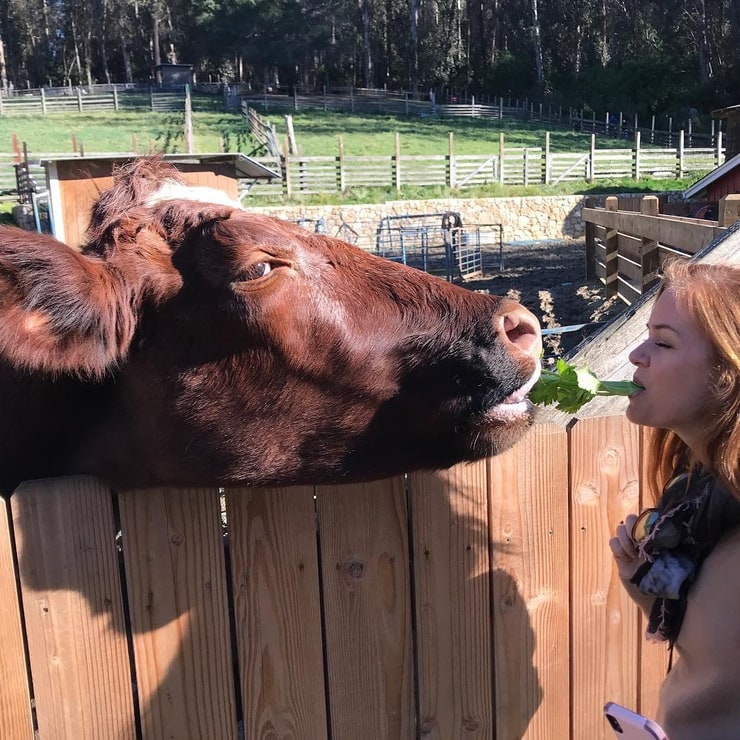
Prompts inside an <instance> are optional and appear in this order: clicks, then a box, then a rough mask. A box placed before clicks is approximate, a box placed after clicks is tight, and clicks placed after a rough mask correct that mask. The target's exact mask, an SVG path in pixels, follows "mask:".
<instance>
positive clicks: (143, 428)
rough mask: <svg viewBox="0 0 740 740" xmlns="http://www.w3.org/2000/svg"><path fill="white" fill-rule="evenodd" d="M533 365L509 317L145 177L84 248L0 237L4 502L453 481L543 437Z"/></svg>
mask: <svg viewBox="0 0 740 740" xmlns="http://www.w3.org/2000/svg"><path fill="white" fill-rule="evenodd" d="M207 198H210V199H211V200H214V201H216V202H206V199H207ZM218 201H220V202H218ZM540 350H541V338H540V331H539V326H538V323H537V320H536V319H535V317H534V316H533V315H532V314H531V313H530V312H529V311H527V310H526V309H524V308H523V307H522V306H520V305H519V304H517V303H515V302H514V301H511V300H508V299H502V298H497V297H491V296H484V295H479V294H476V293H473V292H471V291H468V290H465V289H463V288H461V287H457V286H453V285H451V284H449V283H446V282H444V281H442V280H439V279H438V278H435V277H431V276H429V275H426V274H424V273H422V272H419V271H416V270H413V269H410V268H407V267H404V266H402V265H398V264H394V263H391V262H389V261H386V260H383V259H380V258H378V257H375V256H373V255H370V254H367V253H365V252H363V251H362V250H360V249H357V248H355V247H352V246H350V245H348V244H345V243H344V242H341V241H339V240H337V239H333V238H331V237H328V236H324V235H316V234H310V233H308V232H306V231H304V230H303V229H300V228H299V227H297V226H294V225H291V224H288V223H285V222H283V221H280V220H278V219H274V218H268V217H265V216H260V215H255V214H251V213H249V212H247V211H244V210H242V209H240V208H239V207H238V204H235V203H230V202H227V199H226V198H225V197H224V196H222V195H221V194H220V193H218V191H211V192H210V193H204V192H203V191H202V189H189V188H187V187H186V186H184V185H182V184H181V183H180V177H179V175H178V173H177V171H176V170H174V168H172V167H171V166H169V165H167V164H165V163H164V162H162V161H161V160H159V159H156V158H153V159H149V158H147V159H141V160H138V161H135V162H133V163H131V164H129V165H126V166H124V167H122V168H121V169H120V170H119V171H118V172H117V174H116V178H115V182H114V185H113V187H112V188H111V189H110V190H108V191H106V192H104V193H102V195H101V196H100V199H99V200H98V202H97V203H96V204H95V206H94V207H93V213H92V221H91V226H90V229H89V234H88V242H87V244H86V246H85V247H84V248H83V249H82V251H75V250H73V249H70V248H69V247H67V246H66V245H64V244H62V243H60V242H58V241H56V240H55V239H53V238H51V237H48V236H43V235H39V234H33V233H28V232H24V231H21V230H19V229H15V228H11V227H7V228H4V229H2V230H0V410H1V411H0V489H2V490H5V491H9V490H12V488H13V487H14V486H15V485H16V484H17V483H18V482H20V481H21V480H24V479H30V478H38V477H47V476H57V475H66V474H72V473H87V474H91V475H96V476H100V477H102V478H104V479H106V480H107V481H109V482H111V483H113V484H115V485H118V486H123V487H131V486H150V485H218V484H221V485H229V484H276V485H277V484H295V483H322V482H338V481H354V480H367V479H373V478H378V477H384V476H388V475H393V474H397V473H400V472H402V471H406V470H412V469H424V468H429V469H433V468H443V467H448V466H450V465H452V464H454V463H456V462H459V461H462V460H474V459H477V458H481V457H483V456H487V455H492V454H496V453H498V452H501V451H502V450H504V449H506V448H507V447H509V446H510V445H512V444H513V443H514V442H515V441H516V440H517V439H518V438H519V437H520V436H521V435H522V434H523V433H524V432H525V430H526V429H527V428H528V427H529V426H530V424H531V405H530V404H529V402H528V401H527V400H526V398H525V395H526V393H527V391H528V390H529V388H530V387H531V385H532V384H533V383H534V381H535V380H536V377H537V375H538V373H539V362H538V358H539V354H540Z"/></svg>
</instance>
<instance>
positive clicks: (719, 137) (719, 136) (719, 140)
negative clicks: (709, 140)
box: [714, 130, 722, 167]
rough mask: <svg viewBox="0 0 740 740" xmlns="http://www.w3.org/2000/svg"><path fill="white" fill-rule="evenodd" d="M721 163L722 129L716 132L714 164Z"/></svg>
mask: <svg viewBox="0 0 740 740" xmlns="http://www.w3.org/2000/svg"><path fill="white" fill-rule="evenodd" d="M721 164H722V131H721V130H720V131H718V132H717V154H716V157H715V162H714V166H715V167H719V166H720V165H721Z"/></svg>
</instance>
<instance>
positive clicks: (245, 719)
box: [0, 416, 666, 740]
mask: <svg viewBox="0 0 740 740" xmlns="http://www.w3.org/2000/svg"><path fill="white" fill-rule="evenodd" d="M640 445H641V432H640V430H639V428H638V427H635V426H632V425H629V424H628V423H627V422H626V421H625V420H624V419H623V418H622V417H621V416H620V417H605V418H599V419H588V420H582V421H579V422H577V423H576V424H575V425H574V426H572V428H570V429H568V430H566V429H563V428H561V427H559V426H556V425H554V424H541V425H536V426H535V428H534V431H533V432H531V433H530V434H529V436H527V437H526V438H525V440H523V441H522V442H520V443H519V444H518V445H517V446H516V447H515V448H514V449H513V450H511V451H509V452H507V453H505V454H504V455H502V456H499V457H497V458H492V459H490V460H486V461H482V462H479V463H475V464H472V465H464V466H458V467H455V468H453V469H451V470H449V471H446V472H441V473H435V474H413V475H410V476H408V477H407V478H404V477H400V478H395V479H391V480H386V481H380V482H376V483H368V484H360V485H351V486H350V485H346V486H336V487H332V486H319V487H311V486H305V487H300V488H291V489H246V490H229V491H227V492H226V493H225V494H224V495H221V494H220V493H219V490H218V489H208V490H204V489H188V490H159V489H158V490H149V491H126V492H120V493H118V494H116V493H115V492H113V491H111V490H110V489H108V488H107V487H105V486H103V485H101V484H99V483H97V482H96V481H94V480H91V479H86V478H72V479H59V480H53V481H40V482H35V483H34V482H31V483H27V484H24V485H22V486H21V487H20V488H19V489H18V490H17V491H16V492H15V493H14V494H13V496H12V497H11V498H10V500H9V503H8V506H7V510H6V507H5V506H4V505H3V506H0V588H2V590H3V594H4V598H3V599H2V601H1V602H0V614H1V615H2V623H3V625H4V626H3V630H1V631H0V649H1V650H2V654H3V661H2V663H1V664H0V679H1V680H0V706H2V707H3V711H2V712H1V713H0V736H1V737H3V738H4V739H5V740H30V738H31V737H32V731H33V722H34V721H35V722H36V724H37V726H38V727H37V729H38V732H39V737H40V738H85V737H89V738H95V739H96V740H106V739H107V738H111V740H112V739H113V738H115V739H116V740H121V739H122V738H135V737H137V736H142V737H144V738H147V739H148V740H159V739H160V738H170V737H176V738H178V739H185V740H186V739H187V738H203V737H209V738H219V739H220V740H222V739H227V738H237V737H247V738H256V737H267V736H275V737H292V738H295V739H296V740H323V739H324V738H328V737H331V738H332V740H378V738H384V739H385V740H412V739H413V738H417V737H419V736H421V737H427V738H439V739H440V740H455V739H456V738H457V739H458V740H461V739H462V738H468V739H471V740H492V739H500V740H503V739H504V738H512V737H519V738H525V739H526V740H599V739H602V740H607V738H608V737H611V734H610V733H611V730H610V729H609V727H608V726H607V724H606V722H605V721H604V719H603V717H602V713H601V708H602V706H603V704H604V702H605V701H606V700H609V699H610V700H614V701H618V702H620V703H623V704H626V705H628V706H632V707H640V708H641V709H642V711H644V712H645V713H647V714H651V713H652V712H654V710H655V705H656V690H657V686H658V684H659V682H660V680H661V678H662V676H663V675H664V673H665V666H666V651H665V649H664V648H662V647H660V646H655V645H650V644H647V643H645V641H644V640H643V636H642V626H641V617H640V615H639V613H638V610H637V609H636V607H635V606H634V605H633V604H632V602H631V601H630V600H629V598H628V597H627V596H626V595H625V593H624V591H623V589H622V588H621V587H620V584H619V580H618V577H617V574H616V572H615V570H614V568H613V566H612V558H611V556H610V554H609V549H608V545H607V541H608V538H609V536H610V534H611V532H613V530H614V528H615V527H616V525H617V523H618V522H619V521H621V520H623V519H624V517H625V516H626V514H627V513H630V512H633V511H636V510H637V509H638V507H639V506H640V504H641V500H642V493H641V481H642V475H641V471H640V469H639V459H640V455H639V449H640ZM0 502H2V500H0ZM6 513H7V517H6ZM11 533H12V536H11ZM15 563H17V569H16V566H15ZM24 631H25V632H24ZM24 635H25V638H27V639H25V640H24ZM24 644H25V645H26V646H27V651H26V649H25V648H24ZM26 661H28V666H29V673H28V674H27V672H26V665H27V662H26ZM31 697H33V699H31ZM32 700H33V707H34V710H33V713H32V711H31V701H32Z"/></svg>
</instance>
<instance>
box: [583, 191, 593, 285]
mask: <svg viewBox="0 0 740 740" xmlns="http://www.w3.org/2000/svg"><path fill="white" fill-rule="evenodd" d="M583 207H584V208H595V207H596V199H595V198H594V197H593V196H589V197H588V198H586V199H585V200H584V201H583ZM585 230H586V280H593V279H594V278H595V277H596V224H595V223H594V222H593V221H585Z"/></svg>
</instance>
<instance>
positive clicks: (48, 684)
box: [11, 478, 135, 740]
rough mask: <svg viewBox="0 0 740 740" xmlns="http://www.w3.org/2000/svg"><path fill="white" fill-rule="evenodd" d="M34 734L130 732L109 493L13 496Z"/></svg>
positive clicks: (59, 487) (72, 490)
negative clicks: (35, 726)
mask: <svg viewBox="0 0 740 740" xmlns="http://www.w3.org/2000/svg"><path fill="white" fill-rule="evenodd" d="M11 506H12V509H13V517H14V526H15V532H16V538H17V546H18V553H19V564H20V576H21V584H22V598H23V608H24V615H25V620H26V629H27V634H28V645H29V656H30V662H31V674H32V676H33V689H34V697H35V700H36V716H37V721H38V727H39V736H40V737H41V738H80V739H83V738H89V739H90V740H104V739H106V738H110V740H121V739H122V738H133V737H134V736H135V727H134V718H133V708H134V703H133V692H132V686H131V672H130V666H129V660H128V651H127V647H126V637H125V631H124V630H125V627H124V619H123V604H122V598H121V584H120V578H119V574H118V554H117V549H116V541H115V538H116V530H115V526H114V519H113V510H112V503H111V494H110V490H109V489H108V488H107V487H104V486H102V485H101V484H99V483H97V482H96V481H95V480H93V479H90V478H63V479H62V478H60V479H56V480H54V481H34V482H31V483H24V484H22V485H21V486H20V487H19V488H18V489H17V491H16V492H15V494H14V495H13V498H12V500H11Z"/></svg>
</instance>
